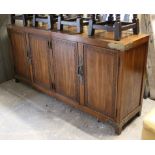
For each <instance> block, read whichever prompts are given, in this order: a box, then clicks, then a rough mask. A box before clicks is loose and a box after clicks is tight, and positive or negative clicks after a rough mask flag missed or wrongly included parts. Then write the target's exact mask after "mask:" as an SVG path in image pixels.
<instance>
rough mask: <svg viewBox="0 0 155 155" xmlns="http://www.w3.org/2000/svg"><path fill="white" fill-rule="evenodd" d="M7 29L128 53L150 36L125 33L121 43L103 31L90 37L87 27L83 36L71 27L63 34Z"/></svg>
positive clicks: (26, 29) (29, 29)
mask: <svg viewBox="0 0 155 155" xmlns="http://www.w3.org/2000/svg"><path fill="white" fill-rule="evenodd" d="M7 27H8V29H13V30H15V31H22V32H27V33H32V34H36V35H48V36H49V37H50V36H53V37H57V38H61V39H67V40H71V41H75V42H81V43H85V44H91V45H94V46H100V47H103V48H109V49H113V50H115V51H127V50H129V49H131V48H133V47H135V46H138V45H140V44H143V43H146V42H147V41H148V39H149V35H146V34H139V35H133V34H132V33H130V32H126V31H125V32H124V33H123V35H122V39H121V40H120V41H115V40H114V39H113V33H112V32H106V31H103V30H102V31H101V30H98V31H97V32H96V34H95V35H94V36H91V37H90V36H88V33H87V27H84V32H83V33H82V34H77V33H76V32H75V30H74V28H70V27H68V28H65V29H64V30H63V32H60V31H57V30H52V31H47V30H44V29H41V28H33V27H23V26H16V25H8V26H7Z"/></svg>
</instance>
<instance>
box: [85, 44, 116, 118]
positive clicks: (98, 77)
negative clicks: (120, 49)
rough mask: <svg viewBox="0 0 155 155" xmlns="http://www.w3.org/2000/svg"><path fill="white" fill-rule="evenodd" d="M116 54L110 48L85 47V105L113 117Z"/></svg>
mask: <svg viewBox="0 0 155 155" xmlns="http://www.w3.org/2000/svg"><path fill="white" fill-rule="evenodd" d="M115 56H116V55H115V54H114V53H111V51H110V50H108V49H104V48H99V47H95V46H88V45H87V46H85V48H84V68H85V70H84V74H85V105H86V106H88V107H90V108H91V109H93V110H95V111H97V112H100V113H102V114H105V115H106V116H109V117H111V118H114V116H115V93H116V92H115V90H116V89H115V88H116V71H117V70H116V69H115V67H116V68H117V56H116V57H115Z"/></svg>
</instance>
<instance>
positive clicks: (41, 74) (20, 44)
mask: <svg viewBox="0 0 155 155" xmlns="http://www.w3.org/2000/svg"><path fill="white" fill-rule="evenodd" d="M109 20H110V19H109ZM70 30H71V28H70ZM8 34H9V37H10V41H11V45H12V53H13V58H14V69H15V78H16V80H19V81H23V82H25V83H28V84H29V85H31V86H33V87H34V88H36V89H37V90H40V91H42V92H44V93H46V94H48V95H50V96H53V97H55V98H57V99H59V100H61V101H63V102H65V103H67V104H69V105H71V106H73V107H75V108H77V109H80V110H82V111H84V112H86V113H89V114H91V115H93V116H95V117H96V118H97V119H98V120H101V121H104V122H105V121H108V122H110V123H111V124H112V125H113V126H114V127H115V131H116V133H117V134H120V133H121V131H122V128H123V127H124V126H125V125H126V123H127V122H128V121H130V120H131V119H132V118H133V117H135V116H139V115H140V114H141V108H142V98H143V91H144V83H143V82H144V75H145V69H146V60H147V51H148V39H149V37H148V36H147V35H130V36H128V37H123V38H122V39H121V41H114V40H113V39H112V32H111V33H108V32H107V36H102V35H101V36H100V35H99V34H98V35H97V36H96V35H95V34H94V36H95V37H91V36H90V37H89V36H88V34H87V29H83V34H74V35H73V34H72V33H70V32H69V31H67V33H65V31H64V32H60V31H56V30H54V31H46V30H40V29H35V28H31V27H21V26H15V25H9V26H8ZM81 119H82V118H81Z"/></svg>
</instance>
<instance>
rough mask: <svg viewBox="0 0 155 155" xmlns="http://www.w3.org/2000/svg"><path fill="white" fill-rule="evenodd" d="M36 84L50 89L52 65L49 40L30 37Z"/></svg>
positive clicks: (35, 36) (34, 36)
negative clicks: (50, 62)
mask: <svg viewBox="0 0 155 155" xmlns="http://www.w3.org/2000/svg"><path fill="white" fill-rule="evenodd" d="M29 44H30V50H31V59H32V72H33V82H34V84H36V85H38V86H40V87H43V88H45V89H50V87H51V81H50V69H49V68H50V64H49V49H48V39H47V38H44V37H40V36H37V35H29Z"/></svg>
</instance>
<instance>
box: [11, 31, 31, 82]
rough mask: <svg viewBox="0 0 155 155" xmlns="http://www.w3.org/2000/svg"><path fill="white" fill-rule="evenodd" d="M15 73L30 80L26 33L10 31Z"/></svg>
mask: <svg viewBox="0 0 155 155" xmlns="http://www.w3.org/2000/svg"><path fill="white" fill-rule="evenodd" d="M9 33H10V40H11V45H12V52H13V53H12V54H13V59H14V71H15V75H16V76H18V77H20V78H22V79H25V80H30V70H29V65H28V61H27V60H28V59H27V48H26V37H25V34H24V33H20V32H15V31H10V32H9Z"/></svg>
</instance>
